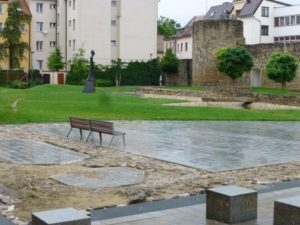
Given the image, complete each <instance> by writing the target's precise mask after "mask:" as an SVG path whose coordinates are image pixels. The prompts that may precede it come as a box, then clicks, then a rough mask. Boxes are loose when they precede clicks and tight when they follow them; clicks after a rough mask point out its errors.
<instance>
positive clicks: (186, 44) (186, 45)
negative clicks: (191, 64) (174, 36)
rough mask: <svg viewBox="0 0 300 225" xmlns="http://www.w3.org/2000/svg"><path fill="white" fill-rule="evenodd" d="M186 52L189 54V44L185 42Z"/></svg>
mask: <svg viewBox="0 0 300 225" xmlns="http://www.w3.org/2000/svg"><path fill="white" fill-rule="evenodd" d="M185 51H186V52H187V51H188V43H187V42H185Z"/></svg>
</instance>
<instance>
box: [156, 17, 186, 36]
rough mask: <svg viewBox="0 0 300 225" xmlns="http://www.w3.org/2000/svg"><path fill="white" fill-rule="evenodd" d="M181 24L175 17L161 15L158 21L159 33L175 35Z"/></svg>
mask: <svg viewBox="0 0 300 225" xmlns="http://www.w3.org/2000/svg"><path fill="white" fill-rule="evenodd" d="M180 27H181V25H180V24H179V23H177V22H176V21H175V20H174V19H170V18H166V17H163V16H161V17H160V18H159V19H158V21H157V33H158V34H159V35H164V36H165V37H170V36H173V35H175V34H176V33H177V29H179V28H180Z"/></svg>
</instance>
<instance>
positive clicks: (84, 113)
mask: <svg viewBox="0 0 300 225" xmlns="http://www.w3.org/2000/svg"><path fill="white" fill-rule="evenodd" d="M82 89H83V87H81V86H67V85H66V86H55V85H42V86H38V87H35V88H31V89H26V90H16V89H7V88H0V123H2V124H8V123H32V122H64V121H67V120H68V117H69V116H78V117H84V118H93V119H103V120H115V119H121V120H122V119H126V120H237V121H241V120H244V121H254V120H259V121H295V120H300V111H299V110H272V111H267V110H264V111H263V110H246V109H225V108H209V107H175V106H164V105H163V104H164V103H171V102H177V101H176V100H165V99H143V98H139V97H138V96H133V95H125V94H122V93H120V92H122V91H124V92H125V91H126V92H128V91H132V90H133V89H132V88H130V87H129V88H118V89H116V88H97V92H96V93H95V94H83V93H82V92H81V91H82ZM16 99H21V100H20V101H19V103H18V107H17V109H18V110H17V112H14V111H13V109H12V107H11V104H12V103H13V102H14V101H15V100H16Z"/></svg>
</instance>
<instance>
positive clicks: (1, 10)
mask: <svg viewBox="0 0 300 225" xmlns="http://www.w3.org/2000/svg"><path fill="white" fill-rule="evenodd" d="M0 13H3V4H2V3H0Z"/></svg>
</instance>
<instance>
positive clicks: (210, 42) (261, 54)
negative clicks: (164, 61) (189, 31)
mask: <svg viewBox="0 0 300 225" xmlns="http://www.w3.org/2000/svg"><path fill="white" fill-rule="evenodd" d="M193 36H194V37H193V38H194V42H193V75H192V84H193V85H196V86H197V85H219V86H232V85H236V86H238V87H251V75H250V73H247V74H246V75H244V76H243V77H242V78H241V79H238V80H236V81H235V82H234V83H233V82H232V81H231V79H230V78H229V77H227V76H226V75H224V74H222V73H220V72H219V71H218V70H217V68H216V52H217V50H218V49H219V48H223V47H234V46H236V45H242V46H245V47H246V48H247V49H248V50H249V51H250V52H251V54H252V56H253V60H254V68H257V69H259V70H260V71H261V86H262V87H280V86H281V84H278V83H275V82H273V81H271V80H269V79H268V78H267V77H266V75H265V72H264V67H265V64H266V62H267V60H268V58H269V57H270V56H271V54H272V53H273V52H278V51H284V50H285V51H288V52H290V53H291V54H293V55H295V56H296V57H298V59H299V60H300V43H294V44H287V45H286V46H284V45H283V44H259V45H245V39H244V37H243V22H242V21H238V20H218V21H199V22H195V23H194V34H193ZM288 87H289V88H293V89H300V69H299V70H298V73H297V77H296V78H295V80H294V81H293V82H291V83H289V84H288Z"/></svg>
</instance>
